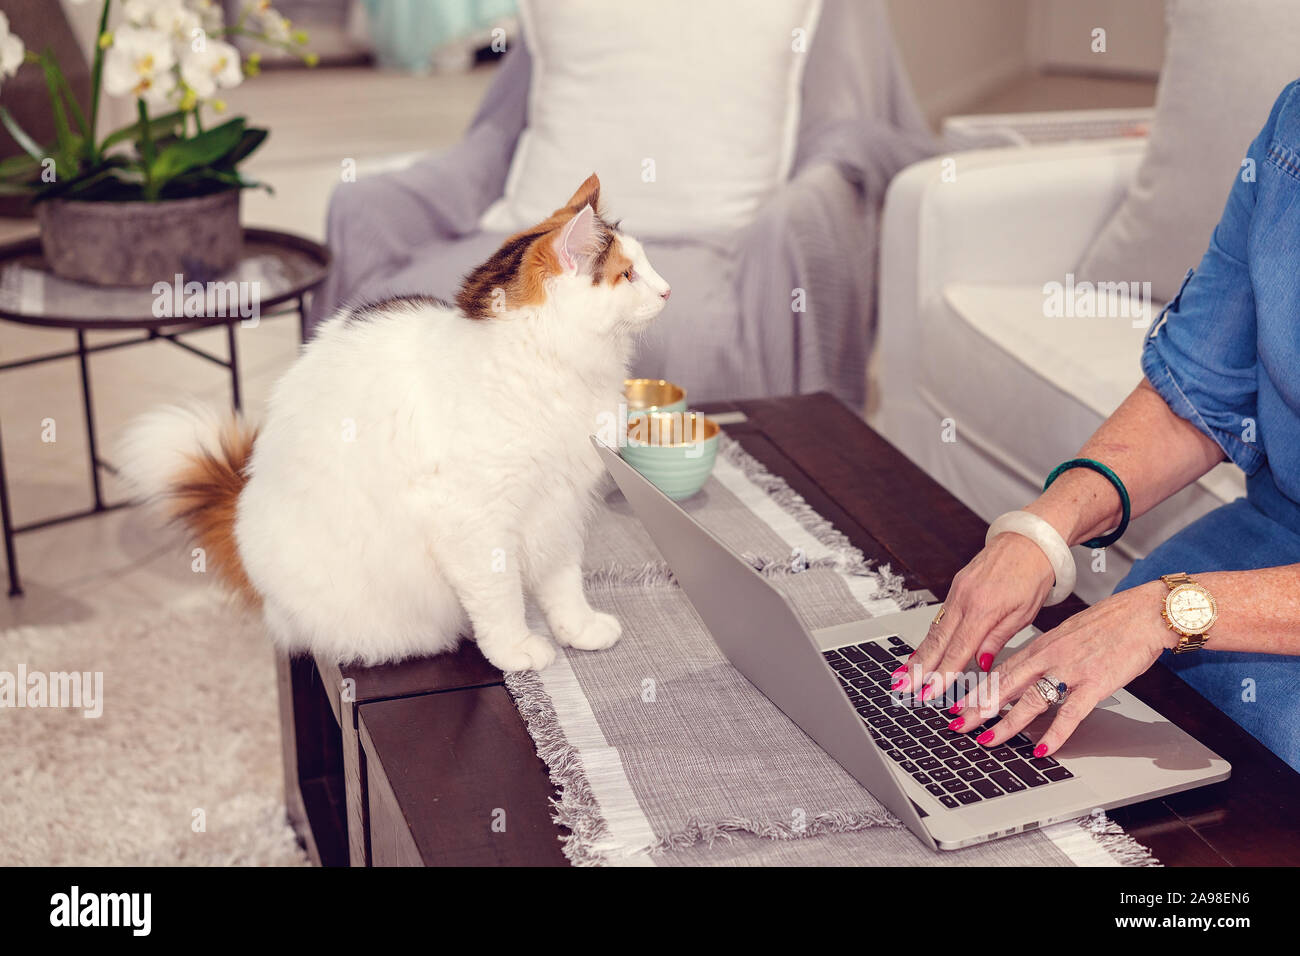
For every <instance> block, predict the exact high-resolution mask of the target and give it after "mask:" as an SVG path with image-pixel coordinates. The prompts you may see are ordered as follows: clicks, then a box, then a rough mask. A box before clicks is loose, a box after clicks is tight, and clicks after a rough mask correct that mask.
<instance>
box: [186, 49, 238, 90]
mask: <svg viewBox="0 0 1300 956" xmlns="http://www.w3.org/2000/svg"><path fill="white" fill-rule="evenodd" d="M181 79H182V80H183V81H184V82H185V85H186V86H188V87H189V88H190V89H191V90H193V91H194V94H195V95H196V96H198V97H199V99H203V100H206V99H210V98H211V97H212V95H213V94H214V93H216V92H217V90H218V89H223V90H229V89H233V88H234V87H236V86H238V85H239V84H240V83H241V82H243V79H244V71H243V70H242V69H241V68H240V63H239V51H238V50H236V49H235V48H234V47H233V46H231V45H230V44H229V43H226V42H224V41H222V40H209V41H208V43H207V46H206V47H205V48H204V49H203V50H190V51H189V52H187V53H186V54H185V55H184V56H183V57H182V58H181Z"/></svg>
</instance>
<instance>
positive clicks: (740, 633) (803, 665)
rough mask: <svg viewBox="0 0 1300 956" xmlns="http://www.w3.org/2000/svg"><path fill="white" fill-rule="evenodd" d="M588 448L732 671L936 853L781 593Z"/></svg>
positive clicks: (645, 485) (645, 484)
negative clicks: (674, 577) (761, 694)
mask: <svg viewBox="0 0 1300 956" xmlns="http://www.w3.org/2000/svg"><path fill="white" fill-rule="evenodd" d="M591 443H592V444H593V445H594V446H595V448H596V451H597V452H599V454H600V457H601V459H602V461H604V463H605V467H606V468H607V469H608V470H609V473H610V474H611V475H612V476H613V478H614V481H615V482H617V483H618V486H619V489H620V490H621V491H622V492H623V496H624V497H625V498H626V499H627V500H628V503H629V504H630V505H631V506H632V509H633V510H634V511H635V512H636V515H637V517H638V518H640V519H641V523H642V524H643V525H644V526H645V529H646V531H647V532H648V533H649V535H650V537H651V539H653V541H654V543H655V545H656V546H657V547H658V548H659V551H660V553H661V554H663V556H664V558H665V559H666V560H667V562H668V564H669V566H670V567H671V568H672V569H673V574H674V575H676V577H677V580H678V582H679V583H680V584H681V586H682V590H683V591H685V593H686V596H687V598H689V599H690V602H691V604H692V605H693V606H694V608H695V610H696V613H698V614H699V616H700V619H701V620H703V621H704V626H705V627H707V628H708V630H709V633H710V634H711V635H712V637H713V640H714V642H715V643H716V644H717V645H718V647H719V648H720V649H721V650H722V653H723V654H724V655H725V656H726V658H727V660H729V661H730V662H731V664H732V666H733V667H735V668H736V670H738V671H740V673H742V674H743V675H745V677H746V679H748V680H749V682H750V683H752V684H753V685H754V686H755V687H757V688H758V689H759V690H760V691H761V692H762V693H763V696H765V697H766V698H767V699H768V700H770V701H771V702H772V703H774V704H775V705H776V706H777V707H779V708H780V709H781V711H782V712H783V713H784V714H785V715H786V716H787V717H789V718H790V719H791V720H793V721H794V722H795V724H797V725H798V726H799V728H800V729H801V730H803V732H804V733H806V734H807V735H808V736H809V737H811V738H812V739H813V740H814V741H815V742H816V743H817V744H818V745H819V746H820V747H821V748H822V749H823V750H825V751H826V752H827V753H828V754H830V755H831V757H833V758H834V759H835V760H836V761H837V762H838V763H839V764H840V765H841V766H842V767H844V769H845V770H847V771H848V772H849V773H851V774H852V775H853V777H854V778H855V779H856V780H857V781H858V782H859V783H861V784H862V785H863V786H865V787H866V788H867V789H868V790H870V791H871V793H872V795H873V796H875V798H876V799H877V800H879V801H880V802H881V803H883V804H884V805H885V806H887V807H888V808H889V809H890V810H891V811H892V812H893V813H894V815H895V816H897V817H898V818H899V819H900V820H902V821H903V822H904V823H905V824H907V826H908V828H909V829H911V831H912V832H913V833H915V834H916V835H917V836H918V837H920V838H921V839H922V840H923V841H925V843H926V844H927V845H928V846H930V847H934V846H935V845H936V844H935V841H934V839H933V837H931V835H930V834H929V833H928V832H927V831H926V829H925V826H924V824H923V823H922V822H921V816H920V814H919V813H918V812H917V809H916V806H915V805H914V804H913V803H912V801H911V799H910V798H909V797H908V796H907V795H906V794H905V793H904V792H903V789H902V787H901V786H900V785H899V783H898V781H897V780H896V779H895V778H894V775H893V772H892V770H891V769H890V767H889V766H888V765H887V764H886V763H885V757H884V754H882V753H881V752H880V750H879V748H878V747H876V745H875V744H874V743H873V742H872V741H871V738H870V737H869V736H868V735H867V733H866V730H865V728H864V727H863V725H862V720H861V718H860V717H858V715H857V712H856V711H854V709H853V705H852V704H850V703H849V699H848V698H847V697H846V696H845V695H844V692H843V691H842V690H841V689H840V686H839V682H838V681H837V680H836V679H835V675H834V674H833V673H832V672H831V669H830V668H829V667H827V666H826V662H825V660H823V658H822V654H821V651H820V650H819V649H818V646H817V642H816V641H815V640H814V639H813V636H812V635H811V634H810V633H809V632H808V629H807V628H806V627H805V626H804V624H803V622H802V621H801V620H800V619H799V617H798V615H797V614H795V612H794V609H793V608H792V607H791V606H790V604H789V603H788V602H787V601H786V599H785V598H784V597H783V596H782V595H781V593H780V592H779V591H777V590H776V589H775V588H774V587H772V585H771V584H770V583H768V581H767V580H766V579H764V578H763V577H762V575H760V574H759V573H758V572H757V571H755V570H754V569H753V568H751V567H750V566H749V565H748V564H746V563H745V562H744V561H743V560H741V558H740V557H739V556H738V555H736V554H735V553H734V552H733V551H732V550H731V549H730V548H728V547H727V546H726V545H725V544H723V543H722V542H721V541H719V540H718V539H717V538H715V537H714V536H713V535H712V534H711V533H710V532H709V531H708V530H707V529H705V528H703V527H701V526H700V525H699V524H698V523H697V522H696V521H695V519H694V518H692V517H691V516H690V515H689V514H687V513H686V512H685V511H684V510H683V509H682V508H681V507H679V506H678V505H677V503H676V502H674V501H673V500H672V499H671V498H669V497H668V496H667V495H665V494H664V493H663V492H662V491H660V490H659V489H658V488H656V487H655V486H654V485H653V484H651V483H650V482H649V481H648V480H646V479H645V478H644V477H643V476H642V475H641V473H640V472H638V471H637V470H636V469H635V468H633V467H632V466H631V465H629V464H628V463H627V462H625V461H624V460H623V459H622V458H621V457H619V455H618V453H617V452H615V451H614V450H612V449H611V448H609V447H608V446H607V445H605V444H604V443H603V442H601V441H600V440H599V439H597V438H596V437H595V436H592V439H591Z"/></svg>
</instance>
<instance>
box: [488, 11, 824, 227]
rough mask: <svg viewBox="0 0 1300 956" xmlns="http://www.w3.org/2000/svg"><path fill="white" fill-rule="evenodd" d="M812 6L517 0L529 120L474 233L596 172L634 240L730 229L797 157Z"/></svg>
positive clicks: (540, 212) (533, 212) (528, 217)
mask: <svg viewBox="0 0 1300 956" xmlns="http://www.w3.org/2000/svg"><path fill="white" fill-rule="evenodd" d="M820 12H821V0H781V2H764V3H755V4H747V5H745V8H744V12H743V15H737V9H736V7H735V5H733V4H730V3H722V2H717V0H707V2H700V0H654V2H653V3H624V2H610V0H566V2H564V3H553V2H541V0H521V3H520V5H519V14H520V20H521V22H522V25H523V31H524V36H525V38H526V40H527V42H528V48H529V51H530V52H531V54H532V57H533V72H532V78H531V82H530V87H529V92H528V125H527V127H526V128H525V130H524V132H523V134H522V135H521V136H520V139H519V145H518V148H517V149H516V151H515V155H514V159H513V161H512V162H511V165H510V173H509V176H508V177H507V179H506V186H505V195H504V196H503V197H502V198H501V199H500V200H498V201H497V202H496V203H494V204H493V205H492V206H491V207H489V208H488V210H487V211H486V212H485V213H484V215H483V218H482V222H481V225H482V227H483V228H484V229H488V230H493V231H499V232H513V231H516V230H520V229H525V228H527V227H528V226H531V225H533V224H535V223H537V222H539V221H541V220H543V219H545V218H546V217H547V216H549V215H550V214H551V212H552V211H554V210H555V209H556V208H557V207H558V206H560V205H561V204H562V203H563V202H564V201H565V200H566V199H568V197H569V196H570V195H572V193H573V191H574V190H575V189H576V188H577V187H578V185H579V184H580V183H581V182H582V181H583V180H584V179H585V178H586V177H587V176H588V175H589V174H590V173H592V172H593V171H594V172H595V173H597V174H598V175H599V176H600V179H601V187H602V188H601V196H602V199H603V200H604V204H605V205H606V207H607V208H608V210H609V212H610V214H611V215H612V216H614V217H615V218H619V219H622V220H623V225H624V227H625V228H626V229H627V230H628V231H629V232H630V233H632V234H634V235H641V236H660V237H666V236H681V235H689V234H694V233H703V232H712V231H718V230H723V231H726V230H732V229H736V228H739V227H740V226H743V225H744V224H746V223H747V222H749V221H750V220H752V219H753V217H754V215H755V213H756V212H757V211H758V209H759V207H760V205H761V204H762V203H763V200H764V199H765V198H766V197H767V196H768V195H769V194H770V193H771V192H772V191H773V190H774V189H775V188H776V187H777V186H778V185H779V184H780V183H781V182H782V181H784V180H785V178H786V177H787V175H788V174H789V171H790V165H791V163H792V161H793V159H794V152H795V146H796V137H797V133H798V128H799V99H800V87H801V83H802V78H803V68H804V63H805V61H806V60H807V57H808V53H807V52H806V51H807V50H808V49H809V48H810V46H811V43H812V36H813V33H814V31H815V29H816V25H817V19H818V16H819V14H820Z"/></svg>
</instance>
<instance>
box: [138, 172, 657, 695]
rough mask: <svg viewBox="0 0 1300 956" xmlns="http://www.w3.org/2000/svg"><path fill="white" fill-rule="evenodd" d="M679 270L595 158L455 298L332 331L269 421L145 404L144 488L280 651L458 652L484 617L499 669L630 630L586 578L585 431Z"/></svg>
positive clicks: (590, 490)
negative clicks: (610, 194) (543, 629)
mask: <svg viewBox="0 0 1300 956" xmlns="http://www.w3.org/2000/svg"><path fill="white" fill-rule="evenodd" d="M669 292H670V290H669V287H668V284H667V283H666V282H665V281H664V280H663V278H661V277H660V276H659V274H658V273H657V272H655V270H654V269H653V267H651V265H650V263H649V261H648V260H647V259H646V255H645V252H644V250H643V249H642V247H641V245H640V243H638V242H637V241H636V240H635V239H633V238H632V237H631V236H628V235H625V234H624V233H623V232H621V231H620V229H619V228H618V225H617V224H611V223H610V222H609V221H607V220H606V219H605V217H604V215H603V214H602V212H601V207H600V181H599V179H598V178H597V177H596V176H595V175H594V174H593V175H592V176H590V177H589V178H588V179H587V180H586V181H585V182H584V183H583V184H582V186H581V187H579V189H578V191H577V192H576V193H574V195H573V197H572V198H571V199H570V200H569V201H568V203H566V204H565V205H564V206H562V207H561V208H559V209H557V210H556V211H555V212H554V213H553V214H552V215H551V216H550V218H548V219H547V220H545V221H544V222H542V223H540V224H538V225H537V226H535V227H534V228H532V229H528V230H525V231H524V232H521V233H519V234H518V235H515V236H512V237H510V238H509V239H507V240H506V241H505V243H504V245H502V246H501V248H500V249H499V250H498V251H497V252H496V253H495V254H494V255H493V256H492V257H491V258H490V259H489V260H488V261H487V262H485V263H483V264H482V265H480V266H479V267H477V268H476V269H474V270H473V271H472V272H471V273H470V274H469V275H468V276H467V277H466V278H465V279H464V281H463V284H462V286H461V288H460V291H459V293H458V294H457V296H456V301H455V304H454V305H453V304H448V303H444V302H441V301H439V300H436V299H432V298H424V297H403V298H395V299H390V300H388V301H384V302H380V303H378V304H374V305H370V306H367V307H364V308H355V309H344V310H341V311H340V312H338V313H336V314H335V315H334V316H332V317H331V318H330V319H329V320H328V321H326V322H325V323H324V324H322V325H321V326H320V328H319V330H318V333H317V335H316V336H315V337H314V338H313V339H312V340H311V341H310V342H309V343H308V344H307V345H306V347H305V348H304V350H303V352H302V354H301V355H300V356H299V358H298V359H297V361H296V362H295V363H294V364H293V365H292V366H291V367H290V368H289V370H288V371H287V372H286V373H285V374H284V376H283V377H282V378H281V379H280V380H279V382H278V383H277V384H276V386H275V388H274V391H273V393H272V395H271V398H270V401H269V403H268V407H267V411H266V415H265V420H264V422H263V424H262V425H261V427H260V428H259V429H253V428H252V427H250V426H248V425H246V424H244V423H243V422H242V421H240V420H238V419H236V418H233V417H230V416H228V415H222V414H219V413H217V412H215V411H212V410H209V409H202V408H192V407H191V408H183V407H167V408H161V409H157V410H154V411H152V412H149V413H146V414H145V415H143V416H141V418H140V419H138V420H137V421H136V422H134V423H133V424H132V425H131V426H129V428H128V430H127V432H126V434H125V436H124V439H123V441H122V444H121V449H120V458H121V460H122V466H121V471H122V473H123V475H124V477H125V478H126V479H127V481H128V483H129V485H131V486H132V487H133V488H134V489H135V490H136V492H137V493H138V494H140V495H141V496H143V497H146V498H153V499H156V500H158V501H160V502H161V503H162V504H163V505H164V506H165V507H166V509H167V511H169V512H170V514H171V516H173V517H175V518H177V519H178V520H180V521H181V522H182V523H183V524H185V525H186V526H187V527H188V529H189V531H190V532H191V534H192V535H193V537H194V538H195V539H196V540H197V543H198V545H199V546H200V547H202V548H203V549H204V552H205V554H206V558H207V561H208V563H209V564H212V565H214V566H215V569H216V570H217V571H218V572H219V574H220V576H221V577H222V578H223V580H224V582H225V583H226V584H227V585H228V586H229V587H230V588H231V589H232V590H233V591H235V592H237V593H238V594H240V595H242V596H243V597H244V598H245V599H247V600H248V601H249V603H250V604H252V605H253V606H260V608H261V611H262V615H263V618H264V620H265V623H266V626H267V629H268V631H269V632H270V634H271V636H272V638H273V640H274V641H275V642H276V643H277V644H278V645H279V646H281V647H283V648H284V649H286V650H288V651H290V652H295V651H310V652H312V653H316V654H324V655H326V656H328V657H330V658H332V659H334V660H337V661H340V662H357V663H361V664H366V665H370V664H377V663H381V662H388V661H396V660H400V659H402V658H406V657H410V656H415V655H427V654H434V653H438V652H441V651H446V650H450V649H451V648H453V647H455V646H456V644H457V642H458V639H459V638H458V635H460V634H461V633H462V632H463V631H464V630H465V628H466V625H467V624H468V625H471V626H472V629H473V636H474V640H475V641H476V642H477V644H478V647H479V649H480V650H481V651H482V653H483V655H484V656H485V657H486V658H487V659H488V661H490V662H491V663H492V664H494V665H496V666H497V667H499V668H501V669H502V670H503V671H518V670H538V669H543V668H545V667H547V666H548V665H549V664H550V663H551V661H552V660H553V659H554V656H555V647H554V645H553V644H552V643H551V642H550V641H549V640H547V639H546V638H545V637H544V636H542V635H540V634H537V633H535V632H532V631H530V630H529V628H528V625H527V624H526V623H525V592H531V594H532V596H533V597H534V598H535V599H536V602H537V604H538V606H539V607H540V609H541V611H542V613H543V614H544V616H545V619H546V622H547V625H548V626H549V629H550V632H551V634H552V635H554V637H555V639H556V641H558V642H559V643H561V644H564V645H567V646H569V647H574V648H581V649H584V650H599V649H602V648H607V647H610V646H611V645H612V644H614V642H615V641H617V640H618V638H619V636H620V633H621V627H620V624H619V622H618V621H617V620H616V619H615V618H614V617H613V616H611V615H609V614H604V613H600V612H597V611H595V610H593V609H592V607H591V606H590V604H588V602H587V599H586V597H585V595H584V594H583V589H582V580H583V577H582V570H581V558H582V552H583V542H584V526H585V524H586V520H587V518H588V516H589V513H590V512H591V510H592V505H593V503H594V501H595V495H594V492H595V490H596V488H597V487H598V485H599V483H600V478H601V476H602V474H603V468H602V466H601V464H600V459H599V456H598V455H597V454H596V453H595V451H594V449H592V447H591V445H590V442H589V438H588V436H589V435H590V434H591V433H592V432H593V431H596V430H597V423H598V421H599V420H600V419H601V416H602V414H608V413H609V412H611V411H613V410H615V409H617V407H618V403H619V401H620V395H621V390H622V387H623V380H624V378H625V376H626V374H627V365H628V362H629V360H630V358H631V352H632V349H633V348H634V345H635V342H636V339H637V336H638V333H639V332H640V331H642V330H643V329H644V328H646V327H647V326H648V325H649V323H650V322H651V321H652V320H653V319H654V318H655V317H656V316H658V315H659V313H660V312H661V311H662V309H663V308H664V305H665V303H666V302H667V299H668V296H669Z"/></svg>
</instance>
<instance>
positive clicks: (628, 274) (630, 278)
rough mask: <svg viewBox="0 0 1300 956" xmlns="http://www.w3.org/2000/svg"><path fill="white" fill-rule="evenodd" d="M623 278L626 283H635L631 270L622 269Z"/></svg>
mask: <svg viewBox="0 0 1300 956" xmlns="http://www.w3.org/2000/svg"><path fill="white" fill-rule="evenodd" d="M623 278H624V279H626V280H627V281H628V282H632V281H635V279H634V274H633V272H632V270H631V268H628V269H624V270H623Z"/></svg>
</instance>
